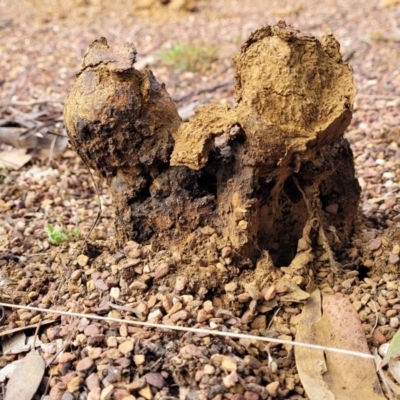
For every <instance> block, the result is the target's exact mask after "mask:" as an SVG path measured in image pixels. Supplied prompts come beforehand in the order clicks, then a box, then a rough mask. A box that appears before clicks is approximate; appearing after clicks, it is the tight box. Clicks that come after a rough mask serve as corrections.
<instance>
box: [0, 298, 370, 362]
mask: <svg viewBox="0 0 400 400" xmlns="http://www.w3.org/2000/svg"><path fill="white" fill-rule="evenodd" d="M1 306H3V307H10V308H17V309H22V310H30V311H38V312H44V313H51V314H61V315H68V316H71V317H73V316H75V317H78V318H87V319H94V320H101V321H108V322H117V323H121V324H131V325H138V326H144V327H148V328H156V329H163V330H175V331H183V332H192V333H200V334H208V335H215V336H228V337H231V338H235V339H250V340H259V341H262V342H270V343H277V344H288V345H291V346H299V347H306V348H308V349H314V350H323V351H331V352H333V353H340V354H347V355H351V356H356V357H361V358H369V359H372V360H373V359H374V356H373V355H372V354H369V353H361V352H359V351H353V350H346V349H338V348H335V347H326V346H321V345H319V344H311V343H303V342H294V341H291V340H283V339H275V338H269V337H265V336H255V335H254V336H253V335H247V334H243V333H235V332H222V331H213V330H211V329H202V328H190V327H185V326H179V325H168V324H165V325H162V324H157V323H154V322H141V321H133V320H130V319H121V318H110V317H103V316H101V315H93V314H83V313H75V312H71V311H62V310H53V309H46V308H39V307H31V306H21V305H17V304H8V303H0V307H1Z"/></svg>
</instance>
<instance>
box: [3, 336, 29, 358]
mask: <svg viewBox="0 0 400 400" xmlns="http://www.w3.org/2000/svg"><path fill="white" fill-rule="evenodd" d="M1 344H2V347H3V354H20V353H25V352H27V351H29V350H30V349H31V345H30V344H27V343H26V335H25V333H24V332H18V333H17V334H16V335H13V336H11V338H4V339H3V340H2V343H1Z"/></svg>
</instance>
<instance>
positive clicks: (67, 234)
mask: <svg viewBox="0 0 400 400" xmlns="http://www.w3.org/2000/svg"><path fill="white" fill-rule="evenodd" d="M44 231H45V232H46V233H47V236H48V238H49V242H50V243H52V244H60V243H64V242H69V241H70V240H79V239H80V237H81V230H80V229H79V228H74V229H72V230H71V231H68V230H67V229H66V228H65V227H63V226H59V225H55V226H54V225H51V224H49V225H47V226H46V227H45V228H44Z"/></svg>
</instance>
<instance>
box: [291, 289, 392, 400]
mask: <svg viewBox="0 0 400 400" xmlns="http://www.w3.org/2000/svg"><path fill="white" fill-rule="evenodd" d="M320 309H321V300H320V293H319V291H314V292H313V294H312V295H311V297H310V299H309V300H308V301H307V303H306V305H305V307H304V309H303V312H302V317H301V320H300V322H299V325H298V328H297V334H296V340H297V341H301V342H308V343H313V344H319V345H322V346H326V347H334V348H340V349H347V350H352V351H358V352H361V353H366V354H369V350H368V345H367V341H366V339H365V334H364V330H363V328H362V325H361V322H360V320H359V318H358V315H357V312H356V311H355V309H354V308H353V306H352V305H351V303H350V302H349V300H348V299H347V298H346V297H345V296H344V295H342V294H340V293H337V294H335V295H324V297H323V306H322V309H323V314H322V317H321V310H320ZM295 355H296V363H297V368H298V370H299V375H300V379H301V382H302V384H303V386H304V388H305V390H306V392H307V395H308V396H309V397H310V399H311V400H319V399H332V400H333V399H340V400H353V399H356V398H362V399H368V400H379V399H380V400H383V399H385V397H384V395H383V393H382V390H381V387H380V384H379V380H378V377H377V375H376V372H375V364H374V361H373V360H372V359H366V358H361V357H357V356H353V355H349V354H341V353H335V352H331V351H329V352H323V351H318V350H311V349H303V348H299V347H296V349H295Z"/></svg>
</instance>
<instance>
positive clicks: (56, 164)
mask: <svg viewBox="0 0 400 400" xmlns="http://www.w3.org/2000/svg"><path fill="white" fill-rule="evenodd" d="M55 3H56V5H54V4H55ZM125 3H126V2H123V1H119V0H116V1H114V2H113V4H112V5H109V4H107V3H106V2H105V1H78V0H74V1H72V0H71V1H66V2H63V3H61V2H57V1H54V2H51V1H47V2H39V1H34V0H25V2H20V3H17V2H11V1H10V0H0V34H1V38H2V39H3V40H2V41H1V42H0V51H1V57H0V77H1V78H0V107H1V108H0V122H1V121H5V120H7V121H14V124H15V125H16V126H18V125H19V124H21V121H27V120H40V121H42V122H43V121H46V118H47V120H48V121H50V122H51V123H53V125H52V129H53V130H54V131H57V132H60V133H61V132H62V131H63V127H62V124H61V122H60V121H56V120H57V118H58V119H60V118H61V116H62V108H61V107H60V105H59V104H57V103H40V104H28V105H21V104H18V101H27V102H35V101H40V100H49V99H52V100H62V101H63V100H64V99H65V98H66V96H67V92H68V88H69V87H70V85H71V83H72V81H73V78H74V74H75V73H76V71H78V69H79V68H78V67H79V64H80V62H81V58H82V56H83V54H84V52H85V51H86V48H87V47H88V45H89V44H90V43H91V42H92V41H93V40H94V39H97V38H99V37H100V36H105V37H107V39H108V41H109V43H120V42H126V41H130V42H133V43H134V44H135V46H136V47H137V50H138V60H139V63H141V66H146V65H148V67H149V68H151V69H152V71H153V72H154V74H155V76H156V77H157V79H158V80H159V81H162V82H165V83H166V85H167V88H168V91H169V92H170V93H171V95H172V97H173V98H174V99H176V100H177V103H178V106H179V107H180V109H181V110H183V109H184V108H185V107H189V108H190V107H191V106H192V105H193V103H196V102H210V101H212V102H221V103H222V102H228V103H233V101H234V99H233V93H234V92H233V81H232V77H233V68H232V66H231V61H230V60H231V57H232V55H233V54H235V52H237V50H238V48H239V46H240V43H241V42H242V41H243V40H244V39H246V38H247V36H248V35H249V34H250V33H251V32H252V31H254V30H255V29H257V28H258V27H260V26H261V25H263V24H265V23H273V24H274V23H276V22H277V21H278V20H279V19H285V20H286V22H287V23H289V24H292V25H294V26H295V27H296V28H299V29H300V30H302V31H306V32H311V33H312V34H313V35H315V36H317V37H320V36H321V34H322V33H324V32H325V31H327V30H328V31H331V32H332V33H333V34H334V35H335V36H336V37H337V39H338V40H339V42H340V43H341V45H342V54H343V56H344V58H345V59H346V60H347V61H348V62H349V63H350V64H351V66H352V67H353V70H354V79H355V82H356V86H357V90H358V94H357V97H356V104H355V111H354V115H353V120H352V122H351V124H350V126H349V128H348V130H347V133H346V137H347V139H348V140H349V141H350V143H351V147H352V150H353V153H354V158H355V166H356V174H357V177H358V179H359V182H360V185H361V188H362V195H361V196H362V198H361V202H360V220H361V224H360V226H361V228H360V231H359V232H358V233H357V234H356V235H355V237H354V239H353V242H352V245H351V247H350V248H349V249H348V251H347V253H346V254H335V257H336V260H337V261H338V262H339V263H340V264H341V265H340V268H339V271H332V270H331V268H330V267H329V266H325V264H324V263H323V262H322V261H321V262H319V264H318V263H317V264H316V265H314V270H313V271H312V272H313V277H314V282H315V285H316V286H318V287H319V288H320V289H321V291H322V292H323V293H328V294H333V293H343V294H345V295H346V296H347V297H348V298H349V300H350V301H351V303H352V304H353V306H354V308H355V310H356V311H357V313H358V316H359V319H360V321H361V324H362V327H363V329H364V332H365V337H366V339H367V342H368V345H369V347H370V349H371V352H372V351H373V350H374V348H377V347H378V346H380V345H382V344H384V343H386V342H388V341H390V340H391V338H392V337H393V336H394V334H395V333H396V332H397V331H398V329H399V326H400V274H399V271H398V266H399V261H400V258H399V256H400V213H399V212H400V181H399V177H400V148H399V145H400V25H399V21H400V5H399V4H397V5H396V4H395V3H396V2H395V1H393V2H392V3H393V5H392V6H388V7H387V6H385V4H388V2H384V1H382V2H379V1H370V2H359V1H356V0H347V1H339V0H337V1H334V2H332V1H326V0H323V1H319V2H316V1H315V2H314V1H311V2H310V1H307V2H306V1H303V2H301V1H283V2H282V1H268V2H265V1H261V0H260V1H258V0H254V1H252V2H251V4H250V3H246V4H243V3H244V2H239V1H230V2H227V1H224V0H215V1H213V2H208V1H206V0H203V1H199V2H198V3H197V11H195V12H187V11H180V12H176V11H165V10H164V11H162V10H160V9H159V8H155V9H152V10H151V11H146V10H136V9H134V8H133V6H131V5H127V4H125ZM200 40H202V41H203V42H204V43H208V44H213V45H215V46H217V49H218V57H217V59H216V60H215V61H214V62H212V63H211V64H208V65H201V66H200V67H199V68H200V69H199V70H198V71H195V72H191V71H177V70H174V69H173V67H171V66H165V65H163V62H162V56H161V54H162V53H161V51H162V50H167V49H169V48H170V47H171V46H172V45H173V44H175V43H177V42H182V43H186V42H193V41H194V42H196V43H200V42H199V41H200ZM221 84H222V85H221ZM219 86H220V87H219ZM204 88H206V89H208V90H206V91H204ZM202 90H203V92H202ZM39 114H40V115H39ZM5 149H8V148H5ZM0 177H1V181H0V211H1V212H0V268H1V269H0V288H1V291H0V302H5V303H12V304H16V305H21V306H25V305H29V306H33V307H40V308H43V309H48V310H54V311H56V310H61V311H70V312H75V313H79V314H87V317H85V316H82V315H80V316H66V315H62V316H60V315H58V314H56V313H55V312H49V313H41V312H39V311H37V310H27V309H22V308H21V309H17V310H16V309H11V308H3V309H2V314H1V316H0V317H1V327H0V334H1V335H2V338H3V339H5V338H6V337H7V336H10V334H11V333H13V332H14V333H15V334H17V333H18V335H21V334H22V333H25V334H26V336H28V337H30V336H34V335H35V330H36V329H37V325H38V323H41V327H40V328H38V329H37V335H36V336H37V337H36V347H37V349H38V351H39V352H40V354H41V356H42V358H43V359H44V360H45V362H46V369H45V372H44V378H43V379H42V380H41V383H40V386H39V389H38V390H37V394H36V397H35V398H40V396H41V395H44V394H47V396H49V397H48V398H50V399H52V400H55V399H63V400H67V399H78V398H79V399H91V400H94V399H102V400H106V399H111V398H114V399H126V400H128V399H132V400H133V399H148V400H151V399H164V400H167V399H173V398H180V399H193V400H194V399H215V400H219V399H225V398H226V399H231V400H242V399H246V400H257V399H275V398H278V399H299V400H300V399H306V398H307V395H306V394H305V391H304V389H303V386H302V384H301V381H300V377H299V374H298V372H297V369H296V363H295V359H294V351H293V346H288V345H277V344H267V343H265V342H261V341H259V340H254V339H249V338H241V339H233V338H229V337H219V336H213V335H210V334H194V333H191V332H186V333H184V332H175V331H162V330H156V329H152V328H149V327H144V328H143V327H138V326H135V325H131V324H129V323H126V322H125V323H119V322H116V321H104V320H94V319H91V318H90V316H89V314H90V315H97V316H103V317H104V316H106V317H110V318H114V319H125V320H137V321H142V322H158V323H163V324H168V325H175V326H179V327H196V328H207V329H213V330H219V331H224V332H228V331H229V332H236V333H246V334H250V335H257V336H264V337H272V338H278V339H282V340H293V339H294V336H295V334H296V329H297V324H298V322H299V316H300V314H301V312H302V309H303V306H304V298H302V297H301V293H300V292H299V293H297V297H296V296H294V297H295V298H292V299H290V301H288V297H286V298H285V295H286V296H287V295H288V293H287V292H288V287H287V285H286V286H285V284H283V283H282V282H284V279H289V278H290V279H292V280H294V281H295V282H297V284H298V286H299V288H301V289H306V288H305V285H304V282H303V281H304V276H308V275H309V274H310V273H309V271H302V270H300V271H297V272H296V274H295V275H294V276H293V274H292V275H290V274H289V272H288V271H287V270H285V269H284V268H283V269H281V270H275V269H274V270H271V272H270V274H269V275H268V276H267V277H266V281H265V285H264V286H263V288H262V289H259V288H258V287H257V286H255V285H252V284H251V281H249V284H248V285H240V284H239V283H238V282H235V281H232V282H228V283H224V284H222V285H221V287H220V288H218V290H210V289H209V288H208V287H207V283H206V282H204V283H203V284H197V283H196V279H195V278H196V277H195V276H187V275H181V274H179V268H178V266H179V264H180V263H181V262H184V260H185V252H184V251H183V252H179V251H176V249H174V248H173V247H171V248H170V249H163V250H161V251H157V252H156V251H154V250H153V249H152V247H151V246H142V245H139V244H137V243H134V242H129V243H127V245H126V246H125V248H124V249H123V250H119V249H117V248H116V246H115V243H114V241H113V237H114V231H113V224H112V222H113V210H112V207H111V201H110V197H109V195H108V193H107V190H106V189H105V188H104V187H103V186H102V183H101V182H100V181H99V180H98V179H97V178H96V177H94V181H95V182H96V183H97V185H98V189H97V190H95V189H94V187H93V184H92V178H91V174H90V173H89V171H88V170H87V169H86V167H85V166H84V165H83V164H82V162H81V160H80V159H79V158H78V157H77V156H76V155H75V154H74V153H73V152H72V151H71V150H68V149H67V150H65V151H63V152H61V153H60V154H58V155H57V156H54V157H53V158H52V159H51V160H50V161H49V158H48V157H43V156H41V157H40V156H39V154H38V153H37V152H34V157H33V158H32V160H31V161H30V163H28V164H27V165H26V166H24V167H23V168H21V169H20V170H18V171H12V170H8V169H7V170H5V169H3V170H2V171H0ZM99 200H100V203H101V205H102V213H101V217H100V219H99V221H98V224H97V225H96V227H95V229H94V230H93V232H92V233H91V235H90V238H89V240H88V241H87V243H86V244H87V246H86V249H85V250H83V249H84V247H83V244H84V238H85V237H86V235H87V234H88V233H89V231H90V229H91V226H92V225H93V223H94V222H95V220H96V216H97V215H98V212H99V202H98V201H99ZM49 224H52V225H56V224H58V225H63V226H64V227H65V229H66V230H67V231H68V232H73V230H74V229H76V228H78V229H79V231H80V233H81V238H80V239H78V240H75V239H74V238H71V239H70V240H69V241H68V242H66V243H63V244H61V245H54V244H53V243H51V242H50V240H49V236H48V234H46V232H45V228H46V227H48V225H49ZM196 235H197V236H196V240H198V241H202V242H203V243H204V246H203V247H202V249H201V251H202V253H201V254H199V259H200V258H202V257H209V256H210V255H211V256H212V257H215V259H216V260H217V261H218V262H219V263H220V264H221V265H222V267H224V266H230V265H232V263H234V260H233V259H232V257H231V255H232V249H231V248H230V247H229V246H226V244H224V243H223V242H222V241H221V240H220V238H219V237H218V235H217V234H216V233H215V232H213V231H212V230H207V229H203V230H202V231H201V232H197V233H196ZM318 256H320V257H322V253H320V254H317V259H318ZM237 268H238V270H240V265H238V266H237ZM302 279H303V281H302ZM301 292H302V293H304V292H303V291H302V290H301ZM53 320H55V321H54V322H51V321H53ZM25 351H27V350H25ZM15 353H16V354H7V353H6V352H5V350H4V344H3V352H2V353H1V355H0V368H3V367H5V366H7V365H10V364H13V363H15V362H16V361H18V360H19V359H21V358H22V356H21V355H22V354H23V352H22V351H16V352H15ZM21 375H22V376H23V375H24V373H22V374H21ZM0 382H2V385H3V387H5V386H6V383H7V381H6V380H5V379H4V378H3V377H2V375H1V373H0ZM33 393H35V391H34V392H33ZM0 398H3V395H2V394H1V393H0Z"/></svg>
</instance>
